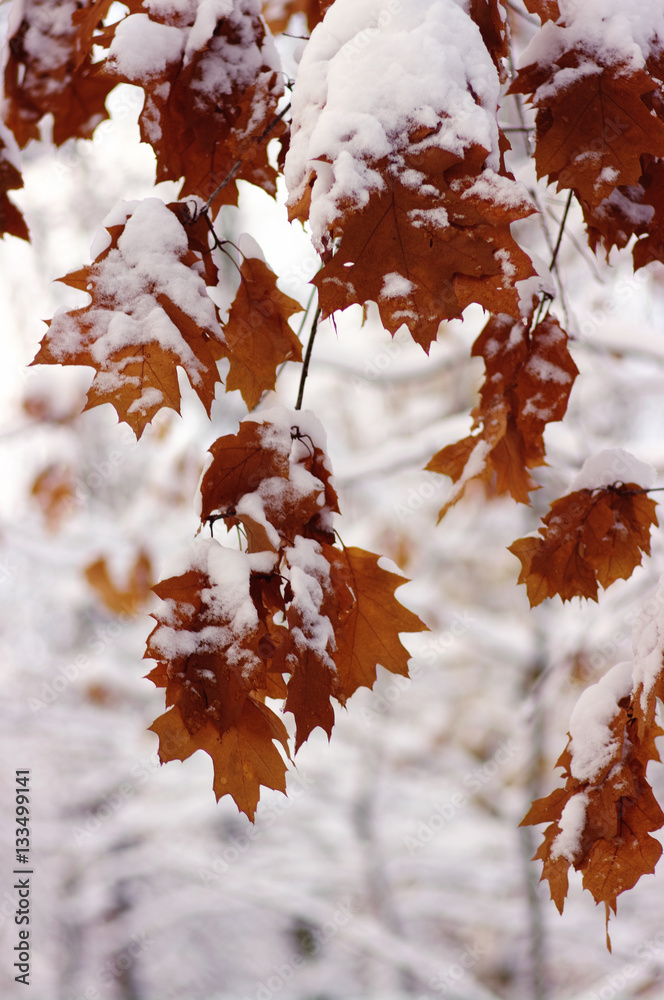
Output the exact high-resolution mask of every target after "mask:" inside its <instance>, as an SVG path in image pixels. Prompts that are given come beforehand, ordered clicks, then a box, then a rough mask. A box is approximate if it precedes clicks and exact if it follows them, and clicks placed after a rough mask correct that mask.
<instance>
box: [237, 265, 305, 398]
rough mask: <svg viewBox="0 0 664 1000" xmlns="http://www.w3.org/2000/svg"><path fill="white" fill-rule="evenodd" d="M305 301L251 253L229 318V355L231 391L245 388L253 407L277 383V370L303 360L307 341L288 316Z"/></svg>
mask: <svg viewBox="0 0 664 1000" xmlns="http://www.w3.org/2000/svg"><path fill="white" fill-rule="evenodd" d="M301 311H302V306H301V305H300V303H299V302H296V301H295V299H291V298H290V297H289V296H288V295H285V294H284V293H283V292H280V291H279V289H278V288H277V276H276V275H275V274H274V272H273V271H271V270H270V268H269V267H268V266H267V264H266V263H265V262H264V261H262V260H260V259H259V258H258V257H248V256H247V257H245V258H244V260H243V261H242V265H241V267H240V286H239V288H238V290H237V294H236V296H235V299H234V300H233V304H232V306H231V310H230V313H229V316H228V319H227V321H226V323H225V324H224V337H225V339H226V348H225V349H224V354H225V356H226V357H227V358H228V360H229V362H230V371H229V373H228V378H227V379H226V392H231V391H232V390H233V389H239V390H240V392H241V393H242V398H243V399H244V401H245V403H246V404H247V407H248V409H250V410H253V408H254V407H255V406H256V405H257V404H258V402H259V400H260V398H261V396H262V395H263V393H264V392H266V391H267V390H269V389H274V387H275V385H276V378H277V369H278V368H279V366H280V365H283V364H284V363H285V362H286V361H301V360H302V345H301V344H300V341H299V340H298V338H297V336H296V335H295V333H294V332H293V330H292V329H291V328H290V326H289V325H288V320H289V318H290V317H291V316H293V315H294V314H295V313H297V312H301Z"/></svg>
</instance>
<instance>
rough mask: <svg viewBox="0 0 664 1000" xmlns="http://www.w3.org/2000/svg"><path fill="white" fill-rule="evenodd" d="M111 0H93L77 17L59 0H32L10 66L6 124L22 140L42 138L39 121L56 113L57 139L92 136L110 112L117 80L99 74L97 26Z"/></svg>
mask: <svg viewBox="0 0 664 1000" xmlns="http://www.w3.org/2000/svg"><path fill="white" fill-rule="evenodd" d="M110 6H111V0H87V2H84V3H82V4H79V5H78V8H79V9H78V10H76V12H75V14H74V16H73V17H71V18H70V17H69V16H68V15H67V12H66V11H65V12H64V16H63V13H62V12H61V11H60V10H58V8H62V4H61V3H60V2H59V0H28V2H27V3H25V4H23V5H22V19H21V22H20V24H19V25H18V27H17V28H16V30H15V32H14V34H13V35H12V37H11V38H10V40H9V58H8V60H7V63H6V66H5V88H4V89H5V98H6V107H5V109H4V119H5V124H6V125H7V126H8V127H9V128H10V129H11V131H12V132H13V133H14V136H15V137H16V141H17V142H18V144H19V146H21V147H23V146H25V145H26V144H27V143H28V141H29V140H30V139H39V129H38V124H39V122H40V121H41V119H42V118H43V116H44V115H46V114H52V115H53V142H54V143H55V145H56V146H60V145H62V143H63V142H66V141H67V140H68V139H91V138H92V133H93V132H94V130H95V128H96V127H97V125H98V124H99V123H100V122H101V121H104V120H105V119H106V118H108V112H107V111H106V107H105V103H104V102H105V100H106V98H107V96H108V94H109V93H110V91H111V90H112V89H113V87H114V86H115V83H114V82H113V81H112V80H108V79H103V78H101V77H99V76H98V75H97V72H96V68H95V66H94V65H93V62H92V44H93V32H94V31H95V29H96V28H97V26H98V25H99V24H100V23H101V21H102V20H103V18H104V17H105V16H106V14H107V12H108V9H109V7H110Z"/></svg>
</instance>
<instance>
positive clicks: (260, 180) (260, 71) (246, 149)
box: [104, 0, 283, 208]
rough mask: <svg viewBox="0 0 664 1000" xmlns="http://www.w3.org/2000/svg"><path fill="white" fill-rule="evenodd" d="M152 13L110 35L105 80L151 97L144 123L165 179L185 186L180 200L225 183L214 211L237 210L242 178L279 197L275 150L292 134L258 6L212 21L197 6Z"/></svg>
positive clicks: (248, 0)
mask: <svg viewBox="0 0 664 1000" xmlns="http://www.w3.org/2000/svg"><path fill="white" fill-rule="evenodd" d="M144 7H145V10H143V9H141V10H140V12H138V11H137V12H134V13H130V14H129V15H128V16H127V17H126V18H124V19H123V20H121V21H120V22H118V24H117V25H115V26H114V27H113V30H112V31H111V32H109V34H108V37H107V38H106V44H108V45H109V51H108V56H107V58H106V60H105V63H104V74H105V75H106V76H109V77H110V78H111V79H112V80H113V81H114V82H116V83H117V82H125V83H131V84H134V85H136V86H139V87H142V88H143V89H144V91H145V104H144V107H143V110H142V112H141V115H140V119H139V124H140V128H141V138H142V140H143V142H147V143H149V144H150V145H151V146H152V148H153V149H154V152H155V155H156V157H157V181H158V182H159V181H163V180H175V181H177V180H179V179H180V178H183V184H182V189H181V196H185V195H188V194H194V195H198V196H200V197H201V198H203V199H204V200H205V201H207V200H208V199H209V198H210V197H212V195H213V194H214V192H215V191H217V189H218V188H219V187H220V185H221V184H222V183H223V182H224V181H226V182H227V183H226V184H225V186H224V187H223V189H222V190H221V191H218V193H217V194H216V195H215V200H214V207H215V208H218V207H219V206H221V205H226V204H237V196H238V191H237V183H236V181H237V180H239V179H242V180H246V181H249V182H250V183H252V184H256V185H258V186H259V187H262V188H263V189H264V190H265V191H268V192H269V193H270V194H272V195H274V194H275V193H276V172H275V170H274V168H273V167H272V166H271V165H270V163H269V162H268V158H267V152H266V148H267V139H268V138H269V137H275V136H277V135H279V134H280V131H283V126H277V125H276V124H275V117H276V107H277V102H278V100H279V98H280V97H281V96H282V94H283V83H282V80H281V76H280V73H279V69H280V68H279V60H278V57H277V53H276V50H275V48H274V44H273V41H272V38H271V36H270V35H269V32H267V31H266V29H265V24H264V22H263V21H262V19H261V17H260V7H261V5H260V2H259V0H229V3H228V4H224V5H223V7H222V9H220V10H218V11H217V12H216V13H214V12H213V13H212V14H211V8H210V7H207V9H205V8H206V5H202V6H199V4H198V3H197V2H196V0H187V2H185V3H183V4H177V5H171V4H163V5H159V6H157V5H156V4H145V5H144ZM212 10H213V9H212ZM147 56H149V58H147Z"/></svg>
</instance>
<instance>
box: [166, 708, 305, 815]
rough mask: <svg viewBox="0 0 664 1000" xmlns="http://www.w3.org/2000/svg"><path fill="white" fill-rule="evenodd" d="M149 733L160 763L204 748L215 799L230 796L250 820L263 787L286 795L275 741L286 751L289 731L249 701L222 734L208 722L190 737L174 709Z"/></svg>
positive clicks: (182, 758) (281, 766)
mask: <svg viewBox="0 0 664 1000" xmlns="http://www.w3.org/2000/svg"><path fill="white" fill-rule="evenodd" d="M150 729H151V730H152V732H154V733H156V734H157V736H158V737H159V759H160V761H161V763H162V764H164V763H166V762H167V761H171V760H183V761H184V760H187V758H188V757H191V755H192V754H193V753H195V752H196V750H205V752H206V753H207V754H209V755H210V757H211V758H212V763H213V765H214V783H213V790H214V794H215V797H216V799H217V801H219V799H220V798H221V797H222V795H231V796H232V797H233V799H234V800H235V802H236V804H237V807H238V809H239V810H240V811H241V812H243V813H246V815H247V816H248V817H249V819H250V820H251V821H252V822H253V820H254V816H255V813H256V806H257V805H258V800H259V797H260V789H261V786H264V787H265V788H273V789H275V790H276V791H278V792H283V793H284V794H285V793H286V778H285V774H286V764H285V763H284V760H283V758H282V756H281V754H280V753H279V751H278V750H277V748H276V746H275V743H274V741H275V740H277V741H278V742H280V743H281V744H282V746H286V747H287V737H288V733H287V731H286V729H285V727H284V725H283V723H282V722H281V720H280V719H279V718H278V717H277V716H276V715H275V714H274V712H271V711H270V709H269V708H267V707H266V706H265V705H262V704H260V703H258V702H255V701H254V700H253V699H252V698H248V699H247V701H246V702H245V703H244V706H243V709H242V713H241V715H240V716H239V718H238V719H237V720H236V722H235V723H234V724H233V725H232V726H230V727H229V728H228V729H227V730H225V731H224V732H223V733H221V734H220V733H219V731H218V730H217V729H216V727H215V726H214V725H213V724H212V723H211V722H205V723H204V724H203V726H201V728H200V729H198V730H197V731H196V732H195V733H193V734H192V733H190V732H189V731H188V730H187V729H186V728H185V727H184V726H183V725H182V720H181V717H180V712H179V709H178V708H177V707H174V708H171V709H169V710H168V711H167V712H165V713H164V715H160V716H159V718H158V719H156V720H155V721H154V722H153V723H152V725H151V726H150Z"/></svg>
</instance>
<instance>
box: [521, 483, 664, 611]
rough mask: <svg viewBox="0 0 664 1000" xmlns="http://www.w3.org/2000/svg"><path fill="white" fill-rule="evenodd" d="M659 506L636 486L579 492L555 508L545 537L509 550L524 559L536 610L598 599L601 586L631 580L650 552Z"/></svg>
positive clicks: (543, 533)
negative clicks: (545, 604)
mask: <svg viewBox="0 0 664 1000" xmlns="http://www.w3.org/2000/svg"><path fill="white" fill-rule="evenodd" d="M655 509H656V502H655V501H654V500H652V499H651V498H650V497H648V496H646V495H645V493H644V492H643V489H642V487H640V486H638V485H637V484H635V483H616V484H615V485H612V486H608V487H600V488H598V489H594V490H593V489H579V490H574V492H572V493H568V494H566V495H565V496H563V497H560V498H559V499H558V500H555V501H554V502H553V503H552V504H551V509H550V510H549V513H548V514H547V515H546V516H545V517H544V518H543V519H542V520H543V527H541V528H540V529H539V533H540V535H541V538H537V537H535V538H532V537H529V538H519V539H517V541H515V542H513V544H512V545H510V547H509V551H510V552H513V553H514V555H515V556H517V557H518V559H520V560H521V573H520V576H519V583H525V584H526V587H527V589H528V599H529V600H530V604H531V607H534V606H535V605H537V604H541V603H542V601H543V600H544V599H545V598H547V597H553V596H554V595H555V594H558V595H559V596H560V597H561V598H562V599H563V601H570V600H571V599H572V598H573V597H586V598H589V599H592V600H594V601H596V600H597V592H598V585H601V586H602V587H604V588H605V589H606V587H609V586H610V585H611V584H612V583H613V582H614V581H615V580H619V579H625V580H626V579H628V578H629V577H630V576H631V575H632V572H633V571H634V569H635V567H636V566H639V565H640V564H641V558H642V553H645V554H646V555H649V554H650V528H651V526H652V525H657V523H658V522H657V515H656V513H655Z"/></svg>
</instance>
